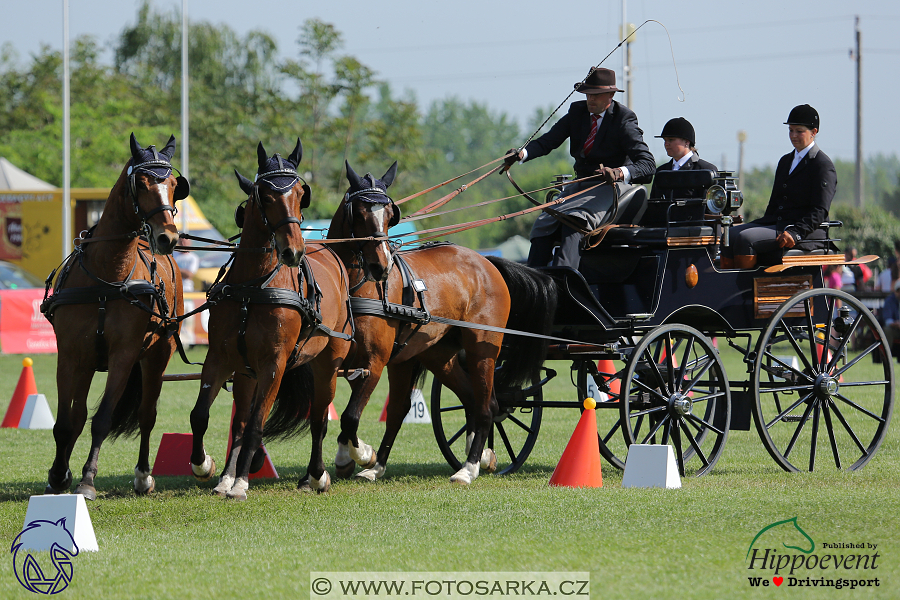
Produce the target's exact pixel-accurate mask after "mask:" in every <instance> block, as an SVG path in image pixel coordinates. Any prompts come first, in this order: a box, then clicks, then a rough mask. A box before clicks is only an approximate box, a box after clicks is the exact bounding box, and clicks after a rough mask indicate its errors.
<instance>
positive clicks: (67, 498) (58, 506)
mask: <svg viewBox="0 0 900 600" xmlns="http://www.w3.org/2000/svg"><path fill="white" fill-rule="evenodd" d="M60 519H65V528H66V531H68V532H69V533H70V534H71V536H72V539H74V540H75V545H76V546H78V550H79V552H80V551H82V550H85V551H88V552H99V551H100V548H99V547H98V546H97V537H96V536H95V535H94V526H93V525H92V524H91V515H90V514H88V509H87V504H85V502H84V496H82V495H81V494H60V495H58V496H52V495H47V496H32V497H31V498H29V499H28V510H27V511H26V512H25V524H24V525H23V526H22V529H25V528H26V527H28V526H29V525H30V524H31V523H33V522H35V521H49V522H50V523H54V524H55V523H57V522H59V520H60ZM41 525H44V524H43V523H42V524H41ZM54 529H57V528H55V527H46V526H41V527H37V528H35V529H34V530H33V532H34V534H35V535H31V536H27V539H26V536H23V538H22V539H23V542H24V544H23V546H22V548H23V549H27V550H37V551H41V550H49V549H50V546H52V545H53V543H54V542H56V543H58V544H60V545H63V544H62V543H61V541H62V540H61V537H60V536H59V535H57V534H58V531H54ZM44 532H46V534H47V535H40V534H41V533H44ZM69 546H71V540H69ZM65 549H66V550H68V551H69V552H74V550H75V549H74V548H73V547H66V548H65Z"/></svg>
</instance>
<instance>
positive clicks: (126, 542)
mask: <svg viewBox="0 0 900 600" xmlns="http://www.w3.org/2000/svg"><path fill="white" fill-rule="evenodd" d="M33 358H34V361H35V364H34V372H35V376H36V380H37V387H38V391H39V392H41V393H44V394H46V396H47V398H48V400H49V401H50V405H51V408H52V409H53V410H54V412H55V409H56V384H55V379H54V376H55V356H46V355H39V356H35V357H33ZM202 358H203V353H202V352H201V351H197V350H195V351H193V353H192V360H198V359H199V360H202ZM726 358H727V360H726V365H727V367H728V372H729V373H730V374H731V378H732V379H735V378H738V377H741V375H740V373H742V371H743V367H742V365H740V363H739V362H738V361H737V359H736V358H735V357H734V356H727V357H726ZM21 361H22V356H2V357H0V413H5V411H6V407H7V404H8V401H9V399H10V398H11V396H12V393H13V389H14V388H15V385H16V381H17V379H18V376H19V373H20V372H21ZM554 368H556V369H557V370H558V371H559V372H560V376H559V377H558V378H557V379H556V380H554V381H553V382H551V384H550V385H549V386H548V387H547V388H546V389H545V398H553V399H559V400H563V399H567V400H574V399H576V398H575V389H574V388H573V387H572V386H571V384H570V383H569V377H568V373H569V366H568V365H567V364H565V363H557V364H555V365H554ZM189 370H191V369H187V368H185V367H183V366H182V365H181V362H180V361H179V360H177V359H173V362H172V364H171V365H170V372H179V371H189ZM104 379H105V377H104V376H103V375H102V374H98V376H97V377H96V378H95V384H94V389H92V392H91V396H90V397H91V401H92V403H94V402H96V401H97V400H98V399H99V396H100V390H101V389H102V388H101V386H102V382H103V381H104ZM384 383H385V382H382V385H381V386H380V387H379V390H378V391H377V392H376V394H375V396H374V398H373V401H372V403H371V404H370V406H369V408H368V411H367V412H366V414H365V415H364V419H363V420H364V423H363V427H362V430H361V436H362V437H363V439H365V440H366V441H368V442H370V443H373V444H377V442H378V441H380V438H381V434H382V432H383V430H384V426H383V424H381V423H379V422H378V415H379V414H380V412H381V408H382V405H383V403H384V398H385V394H386V385H384ZM425 389H426V390H428V389H430V384H429V385H426V388H425ZM347 392H348V388H347V386H346V385H345V384H343V383H342V384H341V386H340V387H339V391H338V396H337V399H336V401H335V404H336V406H337V409H338V411H340V410H342V409H343V407H344V405H345V404H346V398H347V395H348V393H347ZM196 394H197V383H196V382H188V383H180V382H177V383H167V384H165V386H164V388H163V397H162V399H161V402H160V408H159V418H158V421H157V426H156V429H155V431H154V435H153V440H152V443H151V447H152V448H154V449H155V448H156V447H157V446H158V444H159V439H160V437H161V436H162V434H163V433H164V432H188V431H189V430H190V427H189V423H188V413H189V411H190V409H191V407H192V405H193V403H194V400H195V399H196ZM425 395H426V398H427V397H428V395H429V394H428V392H427V391H426V394H425ZM230 409H231V403H230V398H228V397H227V395H225V394H224V393H223V394H221V395H220V397H219V399H218V401H217V403H216V404H215V405H214V406H213V412H212V422H211V426H210V430H209V432H208V434H207V449H208V450H209V451H210V453H212V454H213V455H214V457H215V458H216V460H217V461H218V462H219V464H222V462H224V456H223V455H224V451H225V445H226V429H227V427H228V420H229V416H230ZM577 421H578V412H577V411H576V410H574V409H557V410H548V411H545V412H544V419H543V424H542V428H541V434H540V438H539V439H538V442H537V445H536V446H535V448H534V451H533V452H532V454H531V457H530V458H529V460H528V462H527V463H526V465H525V466H524V467H523V469H522V470H521V471H520V472H518V473H516V474H514V475H511V476H505V477H495V476H489V475H488V476H482V477H480V478H479V479H478V480H476V482H475V483H474V484H473V485H472V486H470V487H457V486H453V485H451V484H450V483H449V481H448V478H449V476H450V475H451V474H452V471H451V469H450V468H449V467H448V465H447V464H446V463H445V461H444V460H443V458H442V457H441V454H440V451H439V449H438V448H437V446H436V444H435V441H434V434H433V432H432V430H431V427H430V426H428V425H407V426H406V427H404V429H403V430H402V432H401V433H400V436H399V437H398V440H397V443H396V444H395V446H394V450H393V452H392V454H391V461H390V463H389V464H388V470H387V474H386V477H385V479H383V480H381V481H379V482H377V483H374V484H361V483H357V482H345V481H336V482H335V484H334V486H333V488H332V490H331V491H330V492H329V493H328V494H326V495H315V494H309V493H300V492H298V491H297V490H296V489H295V487H296V481H297V478H298V477H299V476H300V475H302V474H303V473H304V472H305V469H306V463H307V460H308V451H309V441H308V439H302V440H299V441H295V442H285V443H272V444H270V445H269V446H268V450H269V454H270V455H271V456H272V458H273V461H274V463H275V466H276V468H277V469H278V472H279V474H280V475H281V479H279V480H268V481H263V482H259V481H253V482H251V488H250V497H249V500H248V501H247V502H245V503H236V502H230V501H224V500H222V499H220V498H218V497H216V496H214V495H212V494H211V489H212V487H213V486H214V485H215V481H210V482H207V483H197V482H195V481H194V480H192V479H191V478H187V477H158V479H157V491H156V492H155V493H154V494H153V495H152V496H151V497H146V498H140V497H136V496H135V495H134V493H133V492H132V490H131V480H132V477H133V474H132V471H133V468H134V464H135V462H136V460H137V441H136V440H120V441H118V442H116V443H113V444H108V445H106V446H105V447H104V449H103V452H102V453H101V457H100V473H99V475H98V477H97V489H98V493H99V497H98V500H97V501H96V502H93V503H90V504H89V512H90V515H91V519H92V522H93V526H94V530H95V532H96V535H97V540H98V543H99V546H100V552H97V553H83V554H81V555H79V556H78V557H76V558H75V561H74V564H75V572H74V577H73V580H72V583H71V585H70V586H69V588H68V589H66V590H65V591H63V592H62V594H61V596H64V597H71V598H212V597H215V598H253V597H261V598H307V597H309V595H310V594H309V585H310V577H309V574H310V572H312V571H353V572H362V571H518V572H523V573H527V572H536V571H589V572H590V579H591V585H590V589H591V596H592V597H594V598H670V597H682V598H716V599H718V598H761V597H777V596H778V595H779V594H780V595H789V596H790V597H792V598H830V597H843V598H853V597H863V596H865V597H867V598H896V597H898V592H897V590H898V589H900V566H898V565H900V536H898V532H900V516H898V513H900V510H898V509H900V501H898V498H900V490H898V488H900V444H898V436H897V433H896V430H897V426H896V424H894V425H893V426H892V427H891V431H890V432H889V434H888V437H887V439H886V441H885V443H884V444H883V446H882V447H881V450H880V451H879V454H878V455H877V456H876V457H875V459H873V460H872V462H870V463H869V465H868V466H867V467H866V468H865V469H863V470H861V471H859V472H838V471H836V470H835V469H834V468H833V466H831V465H830V464H829V462H828V461H829V459H830V455H828V454H827V452H825V451H824V450H823V456H822V459H821V460H820V462H819V467H818V468H817V470H816V472H814V473H812V474H810V473H801V474H789V473H785V472H783V471H782V470H781V469H780V468H779V467H778V466H776V464H775V463H774V462H773V461H772V459H771V458H770V457H769V455H768V454H767V452H766V451H765V449H764V448H763V446H762V445H761V443H760V441H759V438H758V437H757V434H756V432H755V430H754V431H733V432H732V433H731V435H730V437H729V439H728V443H727V446H726V448H725V452H724V455H723V457H722V459H721V460H720V461H719V463H718V465H717V466H716V468H715V469H714V471H713V472H712V474H710V475H708V476H705V477H702V478H689V479H685V480H684V481H683V487H682V488H681V489H680V490H660V489H652V490H645V489H623V488H622V487H621V473H620V472H618V471H616V470H615V469H613V468H612V467H609V466H608V465H606V464H604V471H603V476H604V486H603V487H602V488H600V489H568V488H551V487H549V486H548V485H547V481H548V479H549V477H550V474H551V473H552V471H553V468H554V467H555V465H556V463H557V461H558V460H559V457H560V455H561V454H562V451H563V448H564V447H565V444H566V442H567V441H568V439H569V436H570V435H571V433H572V431H573V429H574V427H575V425H576V423H577ZM336 429H337V424H332V429H331V431H330V432H329V435H328V437H327V439H326V457H327V458H328V459H329V462H330V461H331V460H332V459H333V456H334V452H335V449H336V442H335V439H336ZM88 446H89V443H88V435H87V434H83V435H82V437H81V439H80V440H79V442H78V444H77V445H76V447H75V452H74V454H73V463H72V465H71V467H72V471H73V473H75V474H76V480H77V478H78V474H80V472H81V467H82V465H83V462H84V460H85V458H86V456H87V451H88ZM53 452H54V448H53V438H52V433H51V432H50V431H28V430H14V429H2V430H0V541H2V542H4V543H5V544H11V543H12V541H13V539H14V538H15V537H16V535H18V533H19V531H20V530H21V529H22V526H23V521H24V518H25V511H26V507H27V504H28V498H29V496H30V495H32V494H40V493H42V492H43V489H44V485H45V482H46V474H47V469H48V468H49V466H50V463H51V462H52V456H53ZM153 455H154V456H155V450H154V452H153ZM151 458H152V457H151ZM329 467H330V468H332V469H333V465H329ZM795 516H796V517H797V518H798V519H797V523H798V524H799V525H800V526H801V527H802V528H803V530H804V531H805V532H807V533H808V534H809V536H810V537H811V538H812V539H813V540H815V542H816V544H817V545H818V548H817V550H816V553H819V554H825V553H836V554H841V553H848V554H849V553H852V552H853V551H850V550H827V551H826V550H821V547H822V546H821V545H822V543H850V542H852V543H859V542H865V543H870V544H877V545H878V550H877V551H878V553H879V556H880V558H879V562H878V563H877V566H878V568H877V569H875V570H868V571H864V570H859V571H855V570H850V571H835V570H833V569H832V570H828V571H822V570H820V569H812V570H810V571H804V572H803V573H795V575H801V574H802V576H803V577H806V576H809V577H811V578H813V579H817V578H819V577H820V576H825V577H829V578H834V577H845V578H852V579H857V578H872V577H878V578H879V581H880V587H875V588H867V589H865V590H856V591H851V590H849V589H841V590H836V589H835V588H825V589H822V588H798V587H793V588H788V587H787V573H782V575H785V584H784V585H782V586H781V587H775V586H774V585H770V586H769V587H766V588H756V587H751V585H750V583H749V581H748V577H749V576H752V575H757V576H763V577H765V578H766V579H771V577H772V575H773V574H774V573H773V572H771V571H762V570H759V569H757V570H755V571H749V570H748V561H747V558H746V555H747V551H748V548H749V546H750V544H751V542H752V541H753V539H754V536H755V535H756V534H757V533H758V532H759V531H760V530H761V529H763V528H764V527H765V526H767V525H769V524H771V523H774V522H776V521H782V520H785V519H789V518H792V517H795ZM761 539H762V538H761ZM5 547H7V548H8V547H9V546H8V545H7V546H5ZM772 547H775V546H774V544H773V546H772ZM778 547H779V550H780V552H781V553H789V552H791V551H790V550H787V549H785V548H783V547H780V545H779V546H778ZM855 552H856V553H858V552H861V551H855ZM864 552H865V551H864ZM6 556H7V559H6V560H7V562H6V563H5V566H2V567H0V573H2V575H0V598H26V597H30V596H31V592H28V591H26V590H25V589H23V588H22V587H21V586H20V585H19V583H18V582H17V581H16V578H15V575H14V573H13V569H12V555H11V554H6ZM0 562H2V559H0Z"/></svg>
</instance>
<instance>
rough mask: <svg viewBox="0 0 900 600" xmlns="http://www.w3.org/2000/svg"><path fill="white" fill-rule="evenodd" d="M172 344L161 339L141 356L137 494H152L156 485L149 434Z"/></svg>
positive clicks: (135, 473)
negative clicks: (151, 464)
mask: <svg viewBox="0 0 900 600" xmlns="http://www.w3.org/2000/svg"><path fill="white" fill-rule="evenodd" d="M173 345H174V344H171V343H170V342H168V341H163V340H161V341H159V342H158V343H157V344H156V345H155V346H154V347H152V348H151V349H150V350H149V351H148V352H147V354H146V355H145V356H144V358H143V359H141V373H142V375H143V381H142V382H141V385H142V388H143V389H142V390H141V407H140V416H139V418H140V429H141V443H140V449H139V451H138V462H137V465H135V467H134V491H135V493H137V494H149V493H151V492H152V491H153V490H154V489H155V488H156V482H155V481H154V479H153V476H152V475H151V474H150V434H151V433H152V432H153V427H154V425H156V406H157V404H158V402H159V393H160V391H161V390H162V377H163V373H164V372H165V370H166V365H168V364H169V358H171V356H172V347H173Z"/></svg>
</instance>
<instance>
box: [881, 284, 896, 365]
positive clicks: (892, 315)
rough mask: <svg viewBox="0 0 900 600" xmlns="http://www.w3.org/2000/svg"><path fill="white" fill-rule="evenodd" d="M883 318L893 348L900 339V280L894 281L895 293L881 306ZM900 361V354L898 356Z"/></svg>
mask: <svg viewBox="0 0 900 600" xmlns="http://www.w3.org/2000/svg"><path fill="white" fill-rule="evenodd" d="M881 320H882V322H883V323H884V334H885V336H887V341H888V346H889V347H890V348H891V349H892V350H893V347H894V342H895V341H896V340H900V281H896V282H895V283H894V293H893V294H889V295H888V297H887V298H885V300H884V306H883V307H882V308H881ZM897 359H898V361H900V356H898V357H897Z"/></svg>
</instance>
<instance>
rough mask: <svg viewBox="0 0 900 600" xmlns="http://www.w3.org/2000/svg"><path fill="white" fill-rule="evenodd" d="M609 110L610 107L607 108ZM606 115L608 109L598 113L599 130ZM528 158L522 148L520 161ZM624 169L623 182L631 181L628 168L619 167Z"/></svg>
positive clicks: (526, 151)
mask: <svg viewBox="0 0 900 600" xmlns="http://www.w3.org/2000/svg"><path fill="white" fill-rule="evenodd" d="M607 110H608V109H607ZM604 116H606V111H605V110H604V111H603V112H602V113H600V114H599V115H597V130H598V131H599V130H600V124H601V123H603V117H604ZM526 160H528V150H526V149H525V148H522V160H520V161H519V162H524V161H526ZM619 168H620V169H622V183H631V173H629V172H628V169H627V168H626V167H624V166H622V167H619Z"/></svg>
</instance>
